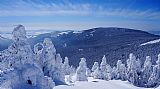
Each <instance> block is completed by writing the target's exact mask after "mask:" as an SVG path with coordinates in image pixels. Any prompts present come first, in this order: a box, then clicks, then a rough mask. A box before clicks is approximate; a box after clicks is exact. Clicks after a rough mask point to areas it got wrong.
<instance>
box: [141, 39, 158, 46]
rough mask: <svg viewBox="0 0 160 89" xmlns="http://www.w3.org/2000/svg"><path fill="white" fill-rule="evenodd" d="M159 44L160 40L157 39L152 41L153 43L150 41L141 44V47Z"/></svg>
mask: <svg viewBox="0 0 160 89" xmlns="http://www.w3.org/2000/svg"><path fill="white" fill-rule="evenodd" d="M158 42H160V39H156V40H152V41H149V42H146V43H143V44H141V45H140V46H143V45H148V44H155V43H158Z"/></svg>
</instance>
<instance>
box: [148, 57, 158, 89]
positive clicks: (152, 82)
mask: <svg viewBox="0 0 160 89" xmlns="http://www.w3.org/2000/svg"><path fill="white" fill-rule="evenodd" d="M147 85H148V87H158V86H159V85H160V54H159V55H158V60H157V61H156V65H154V67H153V72H152V74H151V76H150V77H149V79H148V83H147Z"/></svg>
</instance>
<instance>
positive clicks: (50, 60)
mask: <svg viewBox="0 0 160 89" xmlns="http://www.w3.org/2000/svg"><path fill="white" fill-rule="evenodd" d="M34 53H35V58H36V62H37V64H38V65H39V66H40V67H41V69H42V71H43V73H44V75H45V76H49V77H51V78H52V79H53V81H54V82H55V84H56V85H59V84H64V71H63V63H62V58H61V56H60V54H56V49H55V47H54V45H53V43H52V41H51V39H49V38H45V39H44V41H43V43H38V44H36V45H35V46H34ZM57 83H58V84H57Z"/></svg>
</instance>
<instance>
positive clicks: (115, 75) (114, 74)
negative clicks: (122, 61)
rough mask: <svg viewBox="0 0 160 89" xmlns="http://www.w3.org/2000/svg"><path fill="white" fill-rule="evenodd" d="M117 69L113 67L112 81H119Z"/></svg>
mask: <svg viewBox="0 0 160 89" xmlns="http://www.w3.org/2000/svg"><path fill="white" fill-rule="evenodd" d="M117 73H118V72H117V68H116V67H113V68H112V71H111V79H117Z"/></svg>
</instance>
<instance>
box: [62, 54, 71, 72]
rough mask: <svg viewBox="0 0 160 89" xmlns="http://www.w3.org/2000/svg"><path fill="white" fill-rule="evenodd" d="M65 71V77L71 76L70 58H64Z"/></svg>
mask: <svg viewBox="0 0 160 89" xmlns="http://www.w3.org/2000/svg"><path fill="white" fill-rule="evenodd" d="M63 71H64V73H65V75H69V74H70V65H69V60H68V57H65V58H64V63H63Z"/></svg>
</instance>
